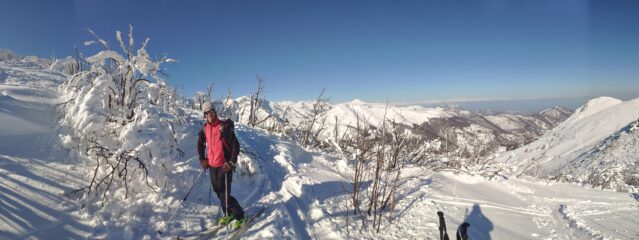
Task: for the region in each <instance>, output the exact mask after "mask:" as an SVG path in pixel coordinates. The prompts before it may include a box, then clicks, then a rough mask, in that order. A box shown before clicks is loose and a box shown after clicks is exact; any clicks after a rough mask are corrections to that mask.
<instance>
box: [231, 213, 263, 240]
mask: <svg viewBox="0 0 639 240" xmlns="http://www.w3.org/2000/svg"><path fill="white" fill-rule="evenodd" d="M264 210H266V208H265V207H262V208H260V209H258V210H257V211H256V212H255V213H254V214H252V215H251V216H250V217H249V218H248V219H247V220H246V222H245V223H244V224H242V226H241V227H240V228H238V229H235V230H233V231H231V233H232V234H233V235H232V236H231V237H230V238H229V239H231V240H237V239H240V237H242V235H243V234H244V233H246V231H248V229H249V228H250V227H251V225H252V224H253V222H254V221H255V219H256V218H257V217H258V216H260V215H261V214H262V213H263V212H264Z"/></svg>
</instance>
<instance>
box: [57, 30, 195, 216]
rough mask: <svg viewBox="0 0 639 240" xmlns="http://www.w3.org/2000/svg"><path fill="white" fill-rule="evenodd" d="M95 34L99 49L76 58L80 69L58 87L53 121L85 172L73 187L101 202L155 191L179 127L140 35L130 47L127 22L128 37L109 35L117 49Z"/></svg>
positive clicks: (171, 96)
mask: <svg viewBox="0 0 639 240" xmlns="http://www.w3.org/2000/svg"><path fill="white" fill-rule="evenodd" d="M89 32H91V34H93V35H94V36H95V37H96V41H89V42H86V43H85V45H92V44H95V43H99V44H101V45H102V47H103V48H104V50H102V51H100V52H98V53H97V54H95V55H93V56H91V57H88V58H86V59H84V60H83V61H86V64H87V68H86V69H81V71H79V72H77V73H76V74H74V75H72V76H70V77H69V78H68V80H67V81H66V82H65V83H64V84H63V85H62V86H61V91H62V92H63V94H64V97H65V102H64V104H62V105H61V106H62V107H61V110H62V115H61V117H60V121H61V123H62V125H63V126H66V127H67V128H66V130H64V131H63V132H64V133H63V134H62V136H63V138H65V139H72V140H71V141H65V142H66V143H68V144H67V147H71V148H75V149H76V150H78V151H80V152H81V153H82V154H83V155H85V157H87V159H88V161H87V164H89V165H90V166H91V169H92V172H91V174H90V175H89V176H88V178H89V179H88V182H87V186H86V187H85V188H83V189H81V190H83V192H84V193H85V195H84V196H85V197H88V198H89V199H91V198H94V197H98V198H99V199H101V200H102V203H103V204H104V202H105V201H106V200H108V199H110V198H127V197H129V196H130V195H131V193H133V194H140V195H144V194H146V193H148V192H149V191H154V192H157V191H159V190H161V189H163V188H164V187H165V186H166V185H167V184H169V183H168V181H167V176H168V174H169V173H170V169H169V168H170V167H171V166H173V161H174V159H176V158H178V157H179V156H180V155H181V151H180V150H179V149H178V145H177V140H176V137H175V132H176V128H178V127H180V126H181V116H183V113H181V112H180V110H179V109H178V107H177V106H176V103H175V99H176V97H175V95H176V94H175V90H173V89H172V88H170V87H168V86H167V84H166V82H165V80H164V78H163V76H162V74H161V69H160V64H161V63H163V62H172V61H173V60H171V59H168V58H166V57H163V58H161V59H159V60H152V59H151V58H150V56H149V54H148V53H147V51H146V46H147V43H148V41H149V39H148V38H147V39H146V40H145V41H144V42H143V43H142V45H141V47H140V48H139V49H138V50H137V51H134V49H133V48H134V39H133V36H132V35H133V33H132V27H131V28H130V29H129V34H128V43H127V44H125V42H124V41H123V40H122V37H121V33H120V32H119V31H117V32H116V37H117V40H118V43H119V45H120V48H121V49H122V53H120V52H117V51H115V50H112V49H110V48H109V45H108V43H107V41H105V40H103V39H101V38H99V37H98V36H97V35H96V34H95V33H93V32H92V31H91V30H89Z"/></svg>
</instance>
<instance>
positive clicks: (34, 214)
mask: <svg viewBox="0 0 639 240" xmlns="http://www.w3.org/2000/svg"><path fill="white" fill-rule="evenodd" d="M64 79H65V77H64V76H63V75H62V74H60V73H58V72H56V71H49V70H47V69H45V68H42V67H39V66H38V65H37V64H36V65H31V64H26V63H7V62H0V93H1V95H0V98H1V99H0V122H1V123H2V125H1V126H0V239H83V238H98V239H100V238H106V239H173V238H175V237H176V236H184V235H189V234H192V233H195V232H198V231H201V230H203V229H204V228H206V227H207V225H211V224H212V223H213V222H214V219H215V218H216V217H217V216H220V214H221V211H220V209H219V207H217V202H218V201H217V199H216V197H215V194H214V193H211V188H210V184H209V183H208V175H205V176H204V177H203V178H200V179H199V181H198V182H197V184H196V186H195V188H194V190H193V193H192V194H191V196H190V197H189V199H188V200H187V201H186V202H185V203H184V204H183V206H182V207H181V208H180V209H179V210H178V212H177V215H176V217H175V218H174V219H173V220H172V221H171V222H168V223H167V222H165V221H166V220H167V219H168V218H169V215H170V214H171V212H172V211H173V210H174V209H176V207H178V205H179V203H180V200H181V199H182V198H183V196H184V195H185V194H186V192H187V191H188V186H190V184H191V183H192V182H193V180H194V179H195V178H196V177H197V176H198V174H199V173H200V169H199V165H198V161H197V155H196V151H195V141H196V132H197V130H198V128H199V125H200V124H201V122H200V121H201V120H199V119H197V118H195V117H194V118H188V120H189V122H188V123H187V125H186V128H185V130H184V134H183V135H182V136H181V137H180V139H179V140H180V142H179V144H180V148H181V149H183V150H184V153H185V156H184V157H183V158H182V159H180V160H176V161H175V162H176V163H175V165H174V166H173V169H172V176H171V178H172V179H173V181H176V182H181V183H182V184H181V185H178V186H186V187H184V188H177V189H175V190H174V191H166V192H163V193H162V194H160V195H149V196H148V197H147V199H140V201H141V202H142V203H143V204H137V205H131V204H118V203H112V204H109V205H107V207H108V208H107V209H106V210H102V211H101V212H100V214H96V212H95V209H92V208H90V207H87V208H83V204H84V203H83V202H82V201H78V200H77V199H76V198H74V196H73V195H69V194H68V193H70V192H71V191H72V190H74V189H77V188H79V187H82V186H86V185H87V184H88V181H89V179H87V178H88V176H89V173H90V171H91V169H89V168H88V167H86V166H85V165H84V164H81V163H80V160H78V159H77V158H76V157H75V154H73V153H72V152H69V151H68V150H66V149H64V148H62V147H60V146H61V144H60V143H59V141H60V140H59V137H58V136H57V133H56V131H55V126H56V115H55V114H54V107H55V104H56V103H58V102H59V99H58V95H57V89H56V88H57V86H58V84H60V82H62V81H63V80H64ZM604 100H605V99H604ZM606 102H609V101H606ZM635 102H636V100H635V101H631V102H629V103H616V104H612V105H611V106H607V107H603V108H605V109H603V110H601V111H600V112H601V113H590V114H589V116H588V117H583V118H581V119H576V117H575V118H574V121H575V123H579V124H582V125H583V126H591V125H592V127H593V128H595V127H598V128H602V127H605V128H608V127H609V128H610V129H614V130H611V131H612V132H614V131H618V130H619V129H618V128H617V129H615V127H617V123H616V122H610V123H608V122H606V121H608V120H605V121H604V120H603V118H600V119H601V120H600V121H599V122H592V123H586V122H584V120H585V119H587V118H591V117H594V116H603V115H605V114H617V113H623V114H624V115H623V116H626V115H629V114H631V113H627V114H626V113H625V111H629V110H628V109H627V108H626V107H628V106H631V105H632V106H634V105H633V104H636V103H635ZM596 106H599V104H596ZM616 106H619V107H617V108H618V109H619V110H617V111H619V112H616V111H613V110H608V109H613V108H615V107H616ZM595 108H596V107H593V108H591V109H595ZM622 108H623V109H622ZM632 109H634V110H635V111H634V114H636V113H637V112H638V111H636V110H637V109H638V108H632ZM375 111H383V110H375ZM606 111H608V112H606ZM192 114H193V115H194V116H197V115H198V113H196V112H194V113H192ZM583 116H586V115H583ZM631 117H632V116H629V117H628V118H631ZM635 120H636V118H635ZM608 124H610V126H609V125H608ZM619 125H620V126H619V128H620V127H623V126H624V125H623V124H622V123H619ZM560 127H561V126H560ZM558 129H564V130H562V131H568V130H567V129H571V127H570V126H563V127H561V128H559V127H558ZM236 132H237V134H238V138H239V140H240V143H241V145H242V148H243V153H242V154H241V156H240V158H241V159H240V161H241V162H242V163H244V164H247V165H249V167H248V169H252V170H253V171H254V173H253V174H251V175H248V174H239V173H236V175H235V176H234V182H233V190H232V194H233V195H234V196H235V197H236V198H237V199H238V200H239V201H240V203H241V204H242V205H243V206H244V207H246V208H247V211H249V212H251V211H253V210H254V209H257V208H258V206H263V207H265V208H266V211H265V213H264V214H263V215H262V216H261V217H259V218H258V219H257V221H256V223H255V224H254V225H253V226H252V228H251V229H250V230H249V231H248V232H247V233H246V234H245V237H246V238H247V239H438V238H439V232H438V219H437V216H436V212H437V211H443V212H444V213H445V214H446V219H447V224H448V230H449V235H451V237H452V235H453V234H454V230H455V228H456V227H457V226H458V225H459V224H460V223H461V222H462V221H466V222H469V223H470V224H471V226H470V228H469V231H470V237H471V239H637V238H639V229H637V226H639V194H637V193H620V192H611V191H602V190H597V189H592V188H587V187H583V186H579V185H576V184H570V183H556V182H550V181H544V180H538V179H535V178H528V177H525V178H511V179H505V180H500V181H488V180H486V179H484V178H480V177H473V176H467V175H455V174H452V173H447V172H444V173H436V172H432V171H430V170H428V169H425V168H423V167H419V166H409V167H407V169H405V171H404V173H403V174H402V178H401V184H400V189H399V202H398V205H397V207H396V208H395V211H394V212H393V213H391V214H389V215H385V216H388V217H387V218H385V219H384V222H383V224H382V226H381V229H380V233H375V232H374V230H372V229H370V228H367V227H363V226H362V222H361V221H360V220H358V219H356V218H354V217H352V216H350V215H348V213H349V212H350V211H352V209H350V208H349V207H348V206H349V205H348V201H349V199H350V195H349V193H348V192H347V191H348V190H349V188H350V187H351V186H350V184H349V182H350V180H349V179H350V178H351V177H350V176H351V174H352V173H351V172H350V170H348V169H349V168H348V161H347V160H346V159H344V158H342V157H340V156H336V155H332V154H327V153H322V152H316V151H307V150H305V149H303V148H301V147H299V146H297V145H296V144H294V143H291V142H289V141H287V140H285V139H282V138H280V137H277V136H273V135H269V134H268V133H266V132H264V131H261V130H256V129H252V128H249V127H246V126H244V125H238V126H237V130H236ZM602 135H605V134H602ZM545 138H553V136H552V133H551V134H550V136H548V135H547V136H546V137H545ZM554 138H557V137H556V136H555V137H554ZM557 139H559V138H557ZM562 139H563V140H564V141H558V142H556V144H555V145H557V146H559V147H561V146H563V145H562V144H563V143H564V142H567V143H566V144H572V143H573V142H574V141H573V140H571V139H570V138H562ZM533 146H534V145H533ZM549 147H550V146H548V147H546V149H550V148H549ZM126 206H135V208H134V209H123V208H125V207H126ZM105 212H110V213H111V214H110V215H108V217H106V216H107V215H105ZM347 216H350V217H347ZM116 223H117V224H116ZM158 230H162V232H163V234H160V233H158ZM220 234H221V235H220V236H219V237H218V239H224V237H223V234H224V233H223V232H222V233H220Z"/></svg>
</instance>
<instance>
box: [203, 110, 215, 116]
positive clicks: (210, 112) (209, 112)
mask: <svg viewBox="0 0 639 240" xmlns="http://www.w3.org/2000/svg"><path fill="white" fill-rule="evenodd" d="M212 113H213V111H206V112H204V116H206V115H209V114H212Z"/></svg>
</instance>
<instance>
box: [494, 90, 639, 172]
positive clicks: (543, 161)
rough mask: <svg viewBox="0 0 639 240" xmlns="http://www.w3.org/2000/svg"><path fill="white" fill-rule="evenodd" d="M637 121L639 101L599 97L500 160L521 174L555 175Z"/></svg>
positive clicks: (507, 153) (502, 156)
mask: <svg viewBox="0 0 639 240" xmlns="http://www.w3.org/2000/svg"><path fill="white" fill-rule="evenodd" d="M637 119H639V98H637V99H634V100H630V101H621V100H618V99H615V98H610V97H601V98H596V99H593V100H590V101H589V102H588V103H587V104H585V105H584V106H582V107H580V108H578V109H577V110H576V111H575V113H574V114H573V115H572V116H570V117H569V118H568V119H566V121H564V122H563V123H561V124H559V125H558V126H557V127H556V128H554V129H553V130H551V131H550V132H548V133H547V134H545V135H544V136H542V137H541V138H539V139H538V140H536V141H534V142H532V143H530V144H528V145H526V146H523V147H521V148H519V149H515V150H512V151H509V152H505V153H503V154H501V155H500V156H499V157H498V159H499V161H503V162H505V163H508V164H515V165H516V166H517V167H516V171H517V172H519V173H522V172H525V173H528V174H532V175H535V176H554V175H557V174H558V173H559V172H560V170H561V169H562V168H563V167H564V166H566V165H568V164H569V163H570V162H571V161H573V160H575V159H577V158H579V156H581V155H582V154H584V153H585V152H587V151H588V150H589V149H591V148H592V147H594V146H596V145H597V144H599V143H600V142H601V141H603V140H604V139H606V138H608V137H610V136H611V135H613V134H615V133H617V132H618V131H619V130H621V129H622V128H624V127H626V126H628V125H629V124H630V123H631V122H633V121H635V120H637Z"/></svg>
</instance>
